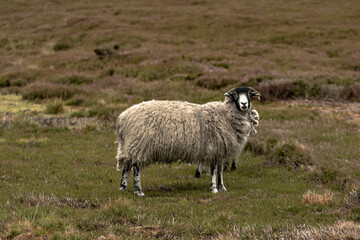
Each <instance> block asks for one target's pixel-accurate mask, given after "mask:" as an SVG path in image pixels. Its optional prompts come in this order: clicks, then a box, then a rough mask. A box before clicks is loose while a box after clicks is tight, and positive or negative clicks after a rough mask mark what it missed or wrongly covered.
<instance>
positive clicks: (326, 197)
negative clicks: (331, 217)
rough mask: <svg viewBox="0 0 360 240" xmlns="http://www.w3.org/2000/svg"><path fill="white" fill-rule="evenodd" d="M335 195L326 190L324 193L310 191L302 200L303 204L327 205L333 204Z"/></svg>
mask: <svg viewBox="0 0 360 240" xmlns="http://www.w3.org/2000/svg"><path fill="white" fill-rule="evenodd" d="M333 198H334V194H333V193H332V192H330V191H328V190H326V191H325V192H324V193H322V194H320V193H316V192H315V191H311V190H308V191H307V192H306V193H305V194H304V195H303V198H302V203H303V204H312V203H317V204H327V203H331V202H332V201H333Z"/></svg>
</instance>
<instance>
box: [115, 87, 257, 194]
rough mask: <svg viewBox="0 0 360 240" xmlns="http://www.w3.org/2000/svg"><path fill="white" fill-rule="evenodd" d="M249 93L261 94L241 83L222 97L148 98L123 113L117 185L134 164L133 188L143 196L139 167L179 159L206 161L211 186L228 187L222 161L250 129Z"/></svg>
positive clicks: (124, 183)
mask: <svg viewBox="0 0 360 240" xmlns="http://www.w3.org/2000/svg"><path fill="white" fill-rule="evenodd" d="M252 96H260V93H259V92H257V91H256V90H255V89H254V88H251V87H240V88H235V89H232V90H230V91H229V92H227V93H225V100H224V101H223V102H220V101H219V102H209V103H206V104H194V103H188V102H181V101H158V100H152V101H147V102H142V103H140V104H137V105H134V106H132V107H130V108H128V109H127V110H125V111H124V112H122V113H121V114H120V115H119V117H118V118H117V120H116V131H117V142H118V147H117V155H116V159H117V170H119V171H120V170H121V169H123V173H122V178H121V184H120V190H125V189H126V188H127V182H128V176H129V172H130V170H131V168H133V169H134V193H135V194H136V195H138V196H144V193H143V191H142V188H141V182H140V173H141V171H140V170H141V169H142V168H144V167H146V166H147V165H149V164H153V163H171V162H174V161H178V160H181V161H182V162H187V163H192V164H202V165H208V166H210V169H211V184H210V191H211V192H212V193H217V192H218V191H226V188H225V186H224V183H223V178H222V172H223V164H224V162H225V161H226V160H227V159H234V158H235V157H237V156H238V155H239V154H240V153H241V151H242V149H243V147H244V145H245V142H246V139H247V138H248V137H249V136H250V134H251V132H252V127H251V123H250V120H249V118H248V114H249V111H250V109H251V102H250V101H248V100H247V99H249V98H251V97H252ZM216 173H217V177H218V183H217V185H216Z"/></svg>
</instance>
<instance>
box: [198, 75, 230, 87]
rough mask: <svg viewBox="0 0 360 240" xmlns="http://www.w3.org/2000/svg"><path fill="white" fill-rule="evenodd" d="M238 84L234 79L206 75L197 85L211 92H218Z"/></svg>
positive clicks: (199, 79)
mask: <svg viewBox="0 0 360 240" xmlns="http://www.w3.org/2000/svg"><path fill="white" fill-rule="evenodd" d="M236 82H237V81H236V80H235V79H232V78H224V77H221V76H209V75H204V76H201V77H199V78H198V79H197V81H196V85H197V86H199V87H202V88H206V89H210V90H218V89H221V88H223V87H226V86H228V85H230V84H234V83H236Z"/></svg>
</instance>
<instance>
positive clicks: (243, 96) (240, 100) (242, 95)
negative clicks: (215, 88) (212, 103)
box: [225, 87, 261, 112]
mask: <svg viewBox="0 0 360 240" xmlns="http://www.w3.org/2000/svg"><path fill="white" fill-rule="evenodd" d="M225 96H226V97H228V98H230V100H232V101H233V102H234V103H235V106H236V108H237V109H239V110H240V111H244V112H245V111H247V110H249V109H250V108H251V98H252V97H255V96H257V97H258V99H259V100H260V96H261V94H260V93H259V92H258V91H256V90H255V89H254V88H252V87H239V88H235V89H232V90H230V91H229V92H227V93H225Z"/></svg>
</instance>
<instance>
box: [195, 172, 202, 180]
mask: <svg viewBox="0 0 360 240" xmlns="http://www.w3.org/2000/svg"><path fill="white" fill-rule="evenodd" d="M200 175H201V173H200V171H199V170H196V172H195V177H196V178H200Z"/></svg>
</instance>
